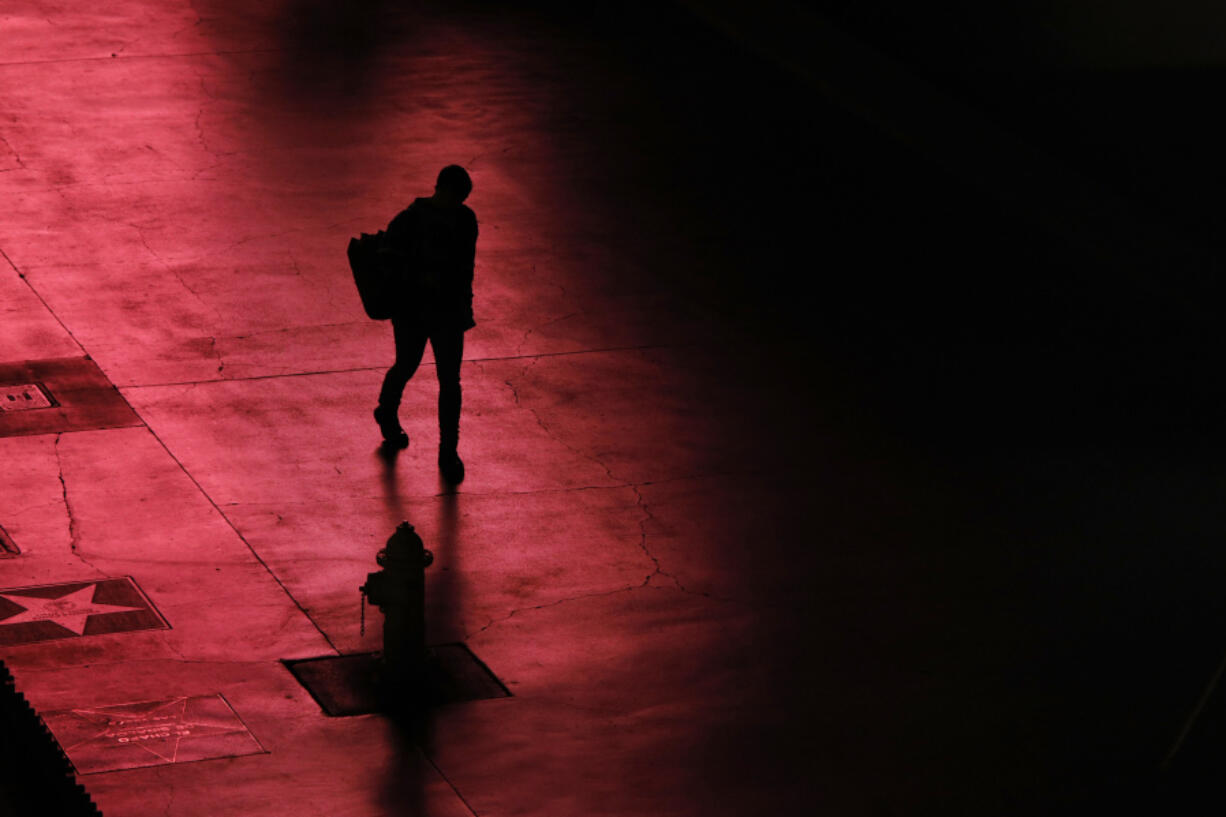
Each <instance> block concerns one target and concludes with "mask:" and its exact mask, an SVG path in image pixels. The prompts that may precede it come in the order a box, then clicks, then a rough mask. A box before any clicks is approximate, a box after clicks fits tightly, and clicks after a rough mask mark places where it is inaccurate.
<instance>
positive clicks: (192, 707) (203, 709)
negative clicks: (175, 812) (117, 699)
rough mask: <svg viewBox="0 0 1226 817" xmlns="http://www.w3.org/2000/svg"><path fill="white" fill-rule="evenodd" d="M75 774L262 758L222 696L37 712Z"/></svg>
mask: <svg viewBox="0 0 1226 817" xmlns="http://www.w3.org/2000/svg"><path fill="white" fill-rule="evenodd" d="M42 718H43V721H45V722H46V724H47V726H48V728H50V729H51V733H52V734H53V735H55V739H56V740H58V741H59V743H60V746H61V747H63V749H64V751H65V753H67V755H68V759H69V760H71V761H72V765H73V766H75V767H76V769H77V772H79V773H80V774H95V773H97V772H111V771H116V770H118V769H136V768H140V767H142V766H163V765H166V764H170V763H190V762H192V761H195V760H209V759H212V758H219V757H239V756H241V755H255V754H263V753H264V751H265V749H264V747H263V746H261V745H260V743H259V741H257V740H256V739H255V736H254V735H252V734H251V732H250V731H249V730H248V729H247V726H246V725H245V724H244V723H243V722H242V720H241V719H240V718H239V717H238V714H237V713H236V712H235V711H234V709H233V708H232V707H231V706H230V704H229V702H228V701H226V699H225V698H223V697H222V696H221V695H202V696H193V697H180V698H168V699H166V700H161V701H141V702H138V703H130V704H118V705H115V706H95V707H86V708H81V709H62V710H58V711H55V712H44V713H42Z"/></svg>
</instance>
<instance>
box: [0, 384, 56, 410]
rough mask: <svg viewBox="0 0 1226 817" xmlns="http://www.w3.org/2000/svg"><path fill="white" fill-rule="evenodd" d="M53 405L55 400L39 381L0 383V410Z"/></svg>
mask: <svg viewBox="0 0 1226 817" xmlns="http://www.w3.org/2000/svg"><path fill="white" fill-rule="evenodd" d="M53 406H55V401H54V400H52V399H51V395H50V394H49V393H48V392H47V388H46V386H44V385H43V384H41V383H16V384H9V385H0V411H3V412H9V411H32V410H34V409H46V408H52V407H53Z"/></svg>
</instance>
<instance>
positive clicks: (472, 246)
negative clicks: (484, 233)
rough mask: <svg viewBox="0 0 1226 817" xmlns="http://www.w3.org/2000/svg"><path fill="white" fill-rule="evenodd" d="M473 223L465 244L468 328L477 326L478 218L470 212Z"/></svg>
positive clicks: (469, 227) (465, 287)
mask: <svg viewBox="0 0 1226 817" xmlns="http://www.w3.org/2000/svg"><path fill="white" fill-rule="evenodd" d="M468 215H469V218H470V219H471V223H470V224H469V225H468V231H467V232H468V234H467V235H465V237H464V238H465V243H464V270H463V271H464V294H465V297H466V298H467V300H466V302H465V303H466V304H467V306H468V324H469V326H468V328H469V329H471V328H472V327H473V326H476V323H477V321H476V318H474V317H473V269H474V267H475V266H476V261H477V216H476V215H475V214H474V213H473V212H472V211H471V210H469V211H468Z"/></svg>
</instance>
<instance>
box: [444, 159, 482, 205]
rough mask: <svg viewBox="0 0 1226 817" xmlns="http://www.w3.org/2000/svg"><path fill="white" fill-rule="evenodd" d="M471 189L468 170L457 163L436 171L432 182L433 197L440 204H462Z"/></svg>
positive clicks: (471, 184) (471, 182)
mask: <svg viewBox="0 0 1226 817" xmlns="http://www.w3.org/2000/svg"><path fill="white" fill-rule="evenodd" d="M472 190H473V180H472V179H470V178H469V176H468V171H467V170H465V169H464V168H462V167H460V166H459V165H447V166H446V167H444V168H443V169H442V170H440V171H439V173H438V181H437V182H435V183H434V199H435V201H437V202H440V203H442V204H451V205H456V204H462V203H463V202H464V199H466V198H468V194H469V193H471V192H472Z"/></svg>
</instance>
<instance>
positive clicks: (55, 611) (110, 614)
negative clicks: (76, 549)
mask: <svg viewBox="0 0 1226 817" xmlns="http://www.w3.org/2000/svg"><path fill="white" fill-rule="evenodd" d="M167 627H168V625H167V624H166V621H165V620H164V619H163V618H162V617H161V615H159V614H158V612H157V610H155V609H154V607H153V605H152V604H151V603H150V601H149V599H147V598H146V597H145V594H144V593H142V592H141V589H140V588H139V587H137V586H136V582H134V581H133V580H132V578H131V577H124V578H122V579H101V580H98V581H89V582H68V583H66V584H44V585H38V586H35V587H10V588H6V589H3V590H0V647H4V646H12V645H15V644H31V643H33V642H35V641H53V640H56V639H60V638H79V637H81V636H89V635H104V634H106V633H122V632H127V631H129V630H154V629H157V630H164V629H167Z"/></svg>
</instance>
